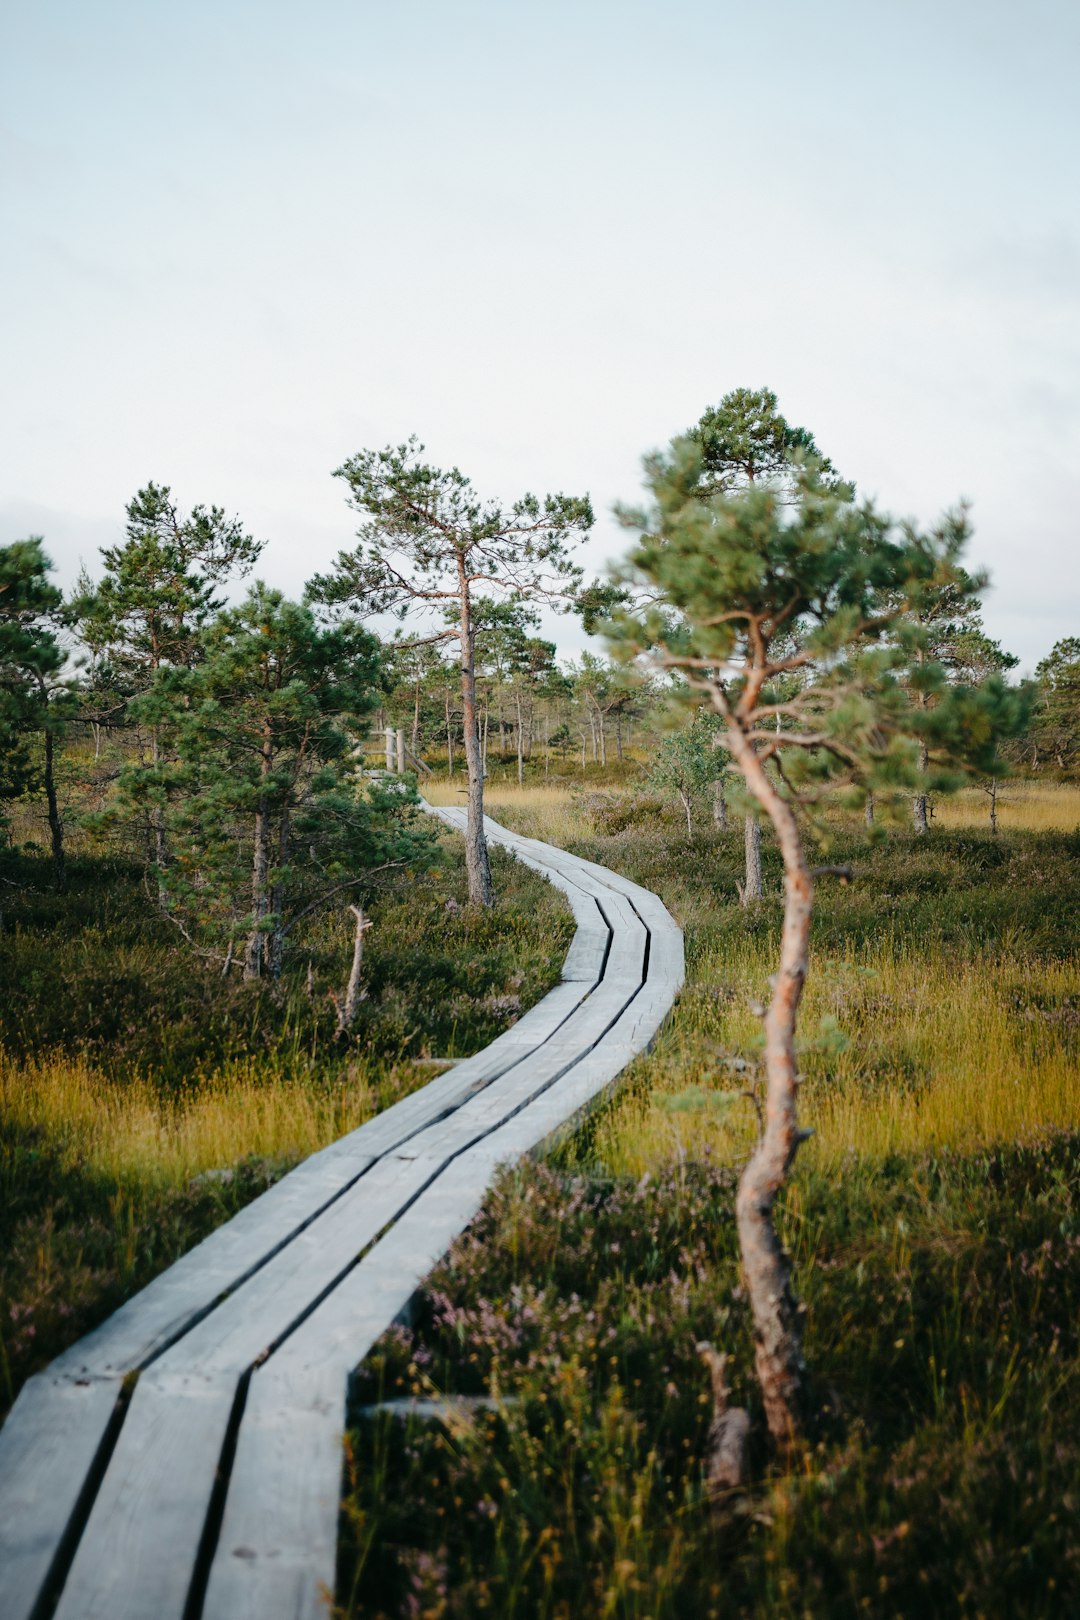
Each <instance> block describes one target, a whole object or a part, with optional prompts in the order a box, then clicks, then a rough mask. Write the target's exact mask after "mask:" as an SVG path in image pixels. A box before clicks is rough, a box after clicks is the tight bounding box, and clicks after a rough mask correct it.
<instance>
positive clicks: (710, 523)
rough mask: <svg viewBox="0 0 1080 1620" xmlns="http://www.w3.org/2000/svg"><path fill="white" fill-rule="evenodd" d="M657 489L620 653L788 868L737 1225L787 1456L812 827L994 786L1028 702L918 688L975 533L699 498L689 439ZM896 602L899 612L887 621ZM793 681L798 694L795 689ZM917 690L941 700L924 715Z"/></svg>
mask: <svg viewBox="0 0 1080 1620" xmlns="http://www.w3.org/2000/svg"><path fill="white" fill-rule="evenodd" d="M646 474H647V482H648V485H649V487H650V488H651V491H652V495H653V497H654V506H653V508H652V509H650V510H649V511H646V512H641V513H638V514H637V515H636V524H637V526H638V528H639V529H640V530H641V533H642V538H641V540H640V542H639V544H638V545H637V547H636V548H635V550H634V551H633V552H632V554H631V559H630V578H631V583H632V584H633V585H634V586H635V587H638V588H641V589H644V590H645V591H647V592H649V593H651V594H652V595H653V596H654V597H655V598H656V599H657V600H656V605H654V606H653V607H652V608H649V609H646V610H645V611H643V612H641V613H639V614H629V613H628V614H626V615H624V617H623V620H622V621H621V623H620V624H618V625H617V627H616V628H615V630H614V631H613V639H614V644H615V645H616V647H617V648H618V649H619V650H620V651H621V653H622V655H623V656H624V657H630V658H633V657H639V656H641V655H643V654H644V655H648V657H649V658H650V660H651V661H652V663H653V664H654V665H655V666H656V667H657V668H659V669H661V670H665V671H667V672H669V673H676V674H678V675H679V676H680V677H681V678H682V680H683V681H684V682H685V683H686V690H687V692H688V695H689V697H690V699H691V700H692V701H696V702H698V703H700V704H705V705H708V706H711V708H712V709H713V710H714V712H715V713H716V714H717V715H718V716H719V717H720V720H721V722H722V725H723V744H724V747H725V749H726V750H727V752H728V754H729V755H730V757H731V761H732V766H733V768H734V769H735V770H736V771H737V772H739V773H740V774H741V776H742V777H743V780H744V783H745V786H746V790H747V791H748V792H749V793H750V794H751V795H752V796H753V797H754V798H755V799H756V800H757V803H758V805H759V807H760V809H761V811H762V813H763V814H764V815H765V816H767V817H768V819H769V821H770V822H771V823H772V826H773V829H774V831H775V834H776V838H777V842H778V844H779V847H780V852H781V855H782V858H783V863H784V920H783V930H782V937H781V947H780V962H779V966H778V972H777V974H776V976H775V979H774V980H773V986H774V988H773V992H772V997H771V1000H770V1003H769V1006H768V1008H767V1010H766V1011H765V1013H764V1035H765V1044H764V1070H765V1086H766V1095H765V1106H764V1114H763V1129H762V1131H761V1134H760V1136H759V1139H758V1142H757V1146H756V1147H755V1149H754V1152H753V1154H752V1155H751V1158H750V1160H749V1162H748V1163H747V1165H746V1167H745V1169H744V1171H743V1173H742V1176H741V1179H740V1183H739V1190H738V1196H737V1204H736V1212H737V1220H738V1229H739V1237H740V1244H741V1249H742V1256H743V1267H744V1272H745V1276H746V1282H747V1289H748V1294H749V1298H750V1304H751V1310H752V1314H753V1319H754V1330H755V1339H756V1365H757V1373H758V1379H759V1383H760V1385H761V1390H762V1395H763V1400H764V1406H765V1414H766V1418H767V1421H768V1426H769V1429H770V1431H771V1433H772V1435H773V1437H774V1439H775V1440H776V1441H777V1442H779V1443H781V1444H787V1443H788V1442H789V1441H790V1439H791V1438H792V1436H793V1435H795V1434H796V1433H798V1431H799V1429H800V1426H801V1425H802V1423H803V1421H804V1417H805V1413H806V1406H807V1395H806V1374H805V1367H804V1361H803V1351H802V1323H801V1313H800V1308H799V1306H798V1305H797V1302H796V1300H795V1296H794V1294H793V1291H792V1287H791V1268H790V1261H789V1258H788V1256H787V1255H786V1254H785V1253H784V1251H783V1249H782V1247H781V1244H780V1242H779V1239H778V1237H777V1234H776V1230H775V1227H774V1225H773V1219H772V1211H773V1206H774V1203H775V1200H776V1197H777V1195H778V1193H779V1191H780V1189H781V1187H782V1185H783V1183H784V1181H785V1179H786V1177H787V1175H788V1172H789V1170H790V1167H791V1164H792V1162H793V1160H794V1157H795V1154H796V1152H797V1150H798V1147H799V1143H800V1141H801V1140H802V1139H803V1137H804V1135H805V1132H803V1131H802V1130H801V1129H800V1127H799V1123H798V1117H797V1107H796V1104H797V1097H798V1086H799V1073H798V1064H797V1059H796V1051H795V1032H796V1023H797V1018H798V1009H799V1002H800V999H801V997H802V993H803V988H804V985H805V982H806V976H807V970H808V944H809V933H810V921H811V915H812V910H813V899H814V880H815V876H816V875H817V874H816V872H815V870H814V869H813V868H812V867H811V866H810V864H809V862H808V860H807V856H806V850H805V819H806V817H807V815H809V814H810V813H811V812H812V809H813V806H814V805H815V804H817V803H819V802H821V801H822V800H825V799H832V800H835V798H836V796H837V795H838V794H839V795H841V796H842V797H843V796H844V795H847V796H849V797H850V796H851V795H854V796H855V797H856V799H857V800H858V801H859V802H861V799H862V796H863V795H864V794H865V793H866V791H867V790H873V789H874V788H878V787H881V788H888V789H890V790H895V789H896V788H897V787H898V786H906V787H908V788H909V789H915V790H917V789H919V788H922V787H923V786H930V785H934V784H936V785H937V786H940V787H945V786H950V785H956V783H957V782H958V781H959V780H961V779H962V777H961V776H960V775H959V774H958V772H957V769H956V765H957V762H960V763H961V764H965V765H968V766H973V767H977V768H979V769H981V770H983V771H989V770H993V769H994V768H995V767H996V751H995V741H996V738H997V737H998V736H999V735H1001V734H1002V733H1003V732H1005V731H1008V730H1009V729H1010V727H1014V726H1015V725H1017V724H1018V723H1019V721H1020V719H1021V717H1022V709H1023V704H1022V701H1021V699H1020V698H1019V697H1018V695H1017V694H1016V693H1015V692H1012V691H1010V690H1009V689H1008V688H1006V687H1005V685H1004V683H1003V682H1002V681H1001V679H1000V677H998V676H994V677H991V678H990V679H989V680H988V681H987V682H985V683H984V684H983V685H982V686H980V687H961V686H957V685H951V684H950V683H949V680H948V672H947V671H946V670H945V669H944V668H943V667H942V666H941V665H940V664H938V663H936V662H933V661H931V660H930V659H926V658H924V659H923V660H922V661H921V662H919V663H918V664H917V667H916V668H915V670H914V673H913V674H912V675H911V681H910V684H909V683H908V682H907V681H906V680H905V677H907V676H908V674H909V672H910V671H911V667H912V662H913V659H914V658H915V657H916V655H917V654H919V653H920V652H922V651H924V650H925V644H924V640H923V637H922V635H921V632H920V629H919V627H918V624H917V616H918V611H919V609H920V608H921V606H922V605H923V603H924V601H925V600H926V599H927V597H928V595H929V593H930V592H932V591H935V590H938V589H940V588H941V587H942V586H943V585H945V584H947V583H948V582H949V581H950V580H955V579H956V578H958V577H959V571H960V561H959V558H960V553H961V551H962V548H963V544H964V543H965V541H966V538H967V535H966V530H964V529H963V528H959V527H957V526H955V525H945V526H943V527H942V528H940V529H939V530H937V531H934V532H932V533H930V534H928V535H920V534H917V533H915V532H914V531H913V530H910V529H908V530H904V529H900V530H897V529H895V528H894V527H893V526H892V525H891V524H890V523H889V522H888V520H886V519H885V518H883V517H881V516H880V515H878V514H877V513H876V512H875V511H874V510H873V509H872V508H871V507H870V506H868V505H865V504H862V505H856V504H855V502H854V501H853V500H852V499H851V498H850V490H849V489H847V488H845V487H843V486H840V487H838V488H837V487H833V488H829V487H827V485H826V484H824V483H823V481H822V480H821V479H820V478H819V477H818V476H817V475H816V473H815V472H814V471H813V470H812V469H811V468H807V469H803V470H799V471H797V472H796V474H795V476H794V478H793V481H792V484H791V487H790V489H788V490H785V491H782V492H780V491H776V490H773V489H770V488H769V487H768V486H762V485H760V484H756V483H755V484H754V485H751V486H750V487H749V488H747V489H745V490H743V491H742V492H740V493H738V494H736V495H734V496H725V495H723V494H717V495H713V496H710V497H708V498H704V499H703V498H702V496H701V493H700V491H701V483H702V475H703V467H702V450H701V446H700V444H698V443H695V442H694V441H693V440H688V441H683V442H681V443H677V444H676V445H675V446H673V448H672V450H671V452H670V453H669V454H667V455H655V456H652V457H650V458H649V459H648V460H647V462H646ZM624 517H625V518H626V520H627V521H631V520H632V518H633V515H632V514H624ZM886 599H891V600H893V602H894V603H895V606H894V607H893V608H891V609H888V610H885V611H883V610H882V608H881V606H880V604H881V603H882V601H883V600H886ZM672 610H674V611H672ZM795 623H799V624H800V626H801V631H800V636H799V638H798V644H797V646H796V647H795V648H792V644H791V639H790V636H789V629H790V626H791V625H793V624H795ZM795 674H799V675H800V676H801V677H802V679H801V682H800V684H799V685H798V687H797V689H795V690H790V689H788V690H786V691H785V690H781V688H780V685H779V683H780V682H782V681H784V680H785V678H787V677H790V676H792V675H795ZM912 689H913V690H915V691H916V692H917V693H918V694H921V695H925V696H926V697H928V698H930V699H932V700H933V701H932V702H931V703H928V704H927V706H926V707H923V708H920V707H917V706H915V705H914V704H913V703H912V701H911V697H910V692H911V690H912ZM920 745H925V748H926V751H927V764H926V769H925V771H922V772H921V771H920V769H919V758H918V754H919V747H920Z"/></svg>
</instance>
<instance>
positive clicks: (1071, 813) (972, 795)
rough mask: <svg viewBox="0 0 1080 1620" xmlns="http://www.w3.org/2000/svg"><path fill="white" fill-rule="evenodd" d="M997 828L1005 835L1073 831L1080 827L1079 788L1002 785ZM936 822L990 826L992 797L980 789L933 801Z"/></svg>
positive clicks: (965, 790)
mask: <svg viewBox="0 0 1080 1620" xmlns="http://www.w3.org/2000/svg"><path fill="white" fill-rule="evenodd" d="M997 818H998V827H999V828H1000V830H1001V831H1002V832H1008V831H1011V830H1016V831H1027V832H1073V831H1075V829H1076V828H1077V827H1080V787H1071V786H1069V785H1068V784H1065V783H1058V782H1019V781H1018V782H1009V781H1006V782H1002V783H1001V784H1000V785H999V787H998V792H997ZM934 821H935V823H936V824H937V825H938V826H941V827H988V826H989V825H990V796H989V794H987V793H984V792H983V791H982V789H981V788H965V789H964V791H963V792H962V793H957V794H954V795H951V796H949V797H947V798H939V799H936V800H935V801H934Z"/></svg>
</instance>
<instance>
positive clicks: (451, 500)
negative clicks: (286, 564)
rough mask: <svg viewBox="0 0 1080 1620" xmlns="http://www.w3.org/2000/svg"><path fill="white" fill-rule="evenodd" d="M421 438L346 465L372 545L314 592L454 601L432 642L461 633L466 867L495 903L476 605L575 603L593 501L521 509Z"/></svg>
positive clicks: (331, 596)
mask: <svg viewBox="0 0 1080 1620" xmlns="http://www.w3.org/2000/svg"><path fill="white" fill-rule="evenodd" d="M423 454H424V446H423V445H422V444H420V443H419V442H418V440H417V439H415V438H412V439H410V440H409V441H408V443H407V444H401V445H397V446H394V445H389V446H387V448H386V449H385V450H362V451H361V452H360V453H359V454H358V455H356V456H353V457H351V458H350V460H348V461H347V462H345V464H344V465H343V466H341V467H339V468H338V469H337V472H336V473H335V475H334V476H335V477H337V478H342V479H344V481H345V482H346V483H347V484H348V486H349V490H350V492H351V498H350V505H351V506H352V507H353V509H354V510H355V511H357V512H358V513H360V515H361V517H362V518H363V519H364V522H363V524H362V526H361V528H360V529H359V531H358V533H359V538H360V542H361V543H360V545H359V546H358V547H357V548H356V549H355V550H354V551H352V552H341V553H340V554H339V556H338V562H337V568H336V570H335V572H334V573H333V574H332V575H329V576H326V577H322V578H318V579H316V580H313V581H312V586H311V589H312V591H313V592H314V594H315V595H316V596H317V597H319V598H321V599H322V600H323V601H326V602H329V603H346V604H357V605H359V606H361V607H362V609H363V611H364V612H376V611H391V612H395V613H397V614H398V615H399V616H402V617H403V616H404V615H405V614H406V613H408V612H410V611H412V612H416V611H417V610H421V611H422V610H423V608H424V607H425V606H426V607H428V608H430V609H434V610H436V611H445V609H446V608H447V607H449V606H451V605H453V606H454V607H455V608H456V610H457V618H456V622H455V623H453V624H451V625H449V626H446V627H444V628H442V629H438V630H435V631H433V632H432V633H431V634H430V635H419V636H416V637H413V638H412V639H413V640H414V641H416V642H417V643H419V642H421V641H430V642H436V641H446V640H456V641H457V643H458V648H459V654H460V658H459V662H460V669H461V706H462V730H463V740H464V744H465V761H466V767H467V771H468V784H469V786H468V820H467V827H466V834H465V864H466V869H467V872H468V880H469V898H470V899H471V900H472V901H473V902H474V903H475V904H479V905H485V906H486V905H490V904H491V903H492V899H493V891H492V886H491V868H490V864H489V861H488V851H487V840H486V838H485V837H484V770H483V759H482V754H481V745H480V735H479V730H478V724H477V705H476V647H475V627H474V623H473V603H474V596H475V594H476V591H477V588H478V587H479V588H480V589H481V590H482V591H483V592H486V593H489V594H490V593H495V592H497V593H499V594H500V595H510V596H515V597H517V598H519V599H520V600H523V601H549V602H553V603H558V602H564V601H565V602H568V601H570V600H572V599H573V597H574V595H575V593H576V590H577V587H578V585H579V583H580V571H579V570H578V569H576V568H575V567H574V565H573V563H572V561H571V559H570V556H569V553H568V549H567V548H568V546H569V545H570V543H571V542H573V541H575V540H578V539H581V538H583V537H584V536H585V535H586V534H587V533H588V531H589V529H590V528H591V526H592V521H593V514H592V507H591V506H590V504H589V501H588V498H587V497H584V498H575V497H570V496H566V495H547V496H545V497H544V499H543V500H540V499H538V498H537V497H536V496H535V495H523V496H522V497H521V498H520V499H519V500H517V501H515V502H513V504H512V505H504V504H503V503H501V502H499V501H485V500H482V499H481V497H480V496H479V495H477V493H476V491H475V490H474V489H473V486H472V484H471V482H470V481H469V479H468V478H466V477H465V475H464V474H463V473H462V472H460V471H459V470H458V469H457V468H456V467H451V468H450V469H449V470H446V469H442V468H438V467H433V466H431V465H430V464H428V463H426V462H424V461H423V459H422V457H423Z"/></svg>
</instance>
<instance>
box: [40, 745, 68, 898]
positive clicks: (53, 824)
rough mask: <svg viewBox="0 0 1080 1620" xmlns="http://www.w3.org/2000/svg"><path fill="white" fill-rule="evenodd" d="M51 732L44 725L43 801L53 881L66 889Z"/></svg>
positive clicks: (62, 892) (65, 868)
mask: <svg viewBox="0 0 1080 1620" xmlns="http://www.w3.org/2000/svg"><path fill="white" fill-rule="evenodd" d="M53 747H54V741H53V734H52V730H51V728H50V727H49V726H46V727H45V803H46V805H47V806H48V810H49V833H50V836H51V838H52V862H53V882H54V883H55V884H56V887H57V889H58V891H59V892H60V893H61V894H64V893H65V892H66V890H67V864H66V862H65V860H64V823H63V820H62V819H61V816H60V805H59V802H58V800H57V797H56V777H55V775H54V772H53Z"/></svg>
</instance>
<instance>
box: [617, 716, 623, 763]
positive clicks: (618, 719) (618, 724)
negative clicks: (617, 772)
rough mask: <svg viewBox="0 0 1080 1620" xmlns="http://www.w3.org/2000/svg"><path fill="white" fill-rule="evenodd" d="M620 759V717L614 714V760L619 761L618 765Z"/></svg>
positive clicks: (621, 750) (621, 754)
mask: <svg viewBox="0 0 1080 1620" xmlns="http://www.w3.org/2000/svg"><path fill="white" fill-rule="evenodd" d="M622 757H623V745H622V715H621V714H618V713H616V715H615V758H616V759H617V760H618V761H619V764H620V765H621V764H622Z"/></svg>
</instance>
